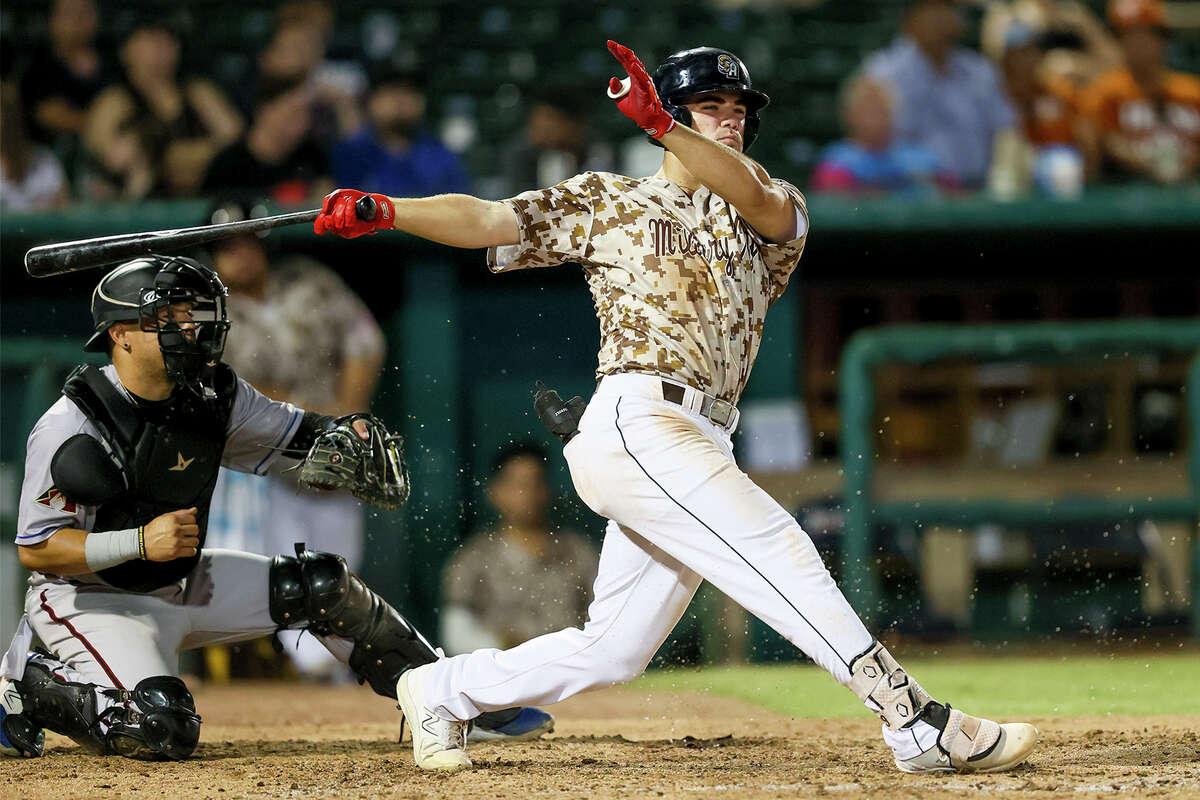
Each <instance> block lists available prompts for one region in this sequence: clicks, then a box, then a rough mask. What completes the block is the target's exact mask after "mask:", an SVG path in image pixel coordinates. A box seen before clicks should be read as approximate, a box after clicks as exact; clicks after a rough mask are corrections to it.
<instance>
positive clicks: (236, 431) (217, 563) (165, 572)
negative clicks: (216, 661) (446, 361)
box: [0, 256, 552, 759]
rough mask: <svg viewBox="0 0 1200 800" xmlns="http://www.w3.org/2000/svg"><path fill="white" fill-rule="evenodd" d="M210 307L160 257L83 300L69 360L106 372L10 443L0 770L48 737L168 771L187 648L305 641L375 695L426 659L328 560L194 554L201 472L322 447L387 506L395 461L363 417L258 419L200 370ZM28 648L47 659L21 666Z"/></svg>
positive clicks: (201, 504)
mask: <svg viewBox="0 0 1200 800" xmlns="http://www.w3.org/2000/svg"><path fill="white" fill-rule="evenodd" d="M225 296H226V289H225V287H224V286H223V285H222V283H221V281H220V279H219V278H218V277H217V275H216V273H214V272H213V271H212V270H210V269H209V268H208V267H205V266H203V265H201V264H199V263H198V262H196V261H193V260H191V259H186V258H168V257H163V256H150V257H146V258H139V259H136V260H134V261H131V262H129V263H127V264H124V265H122V266H120V267H118V268H117V269H115V270H113V271H112V272H110V273H109V274H108V275H106V276H105V277H104V278H103V279H102V280H101V281H100V283H99V284H98V286H97V287H96V290H95V292H94V294H93V297H92V315H93V321H94V323H95V333H94V335H93V336H92V338H91V340H90V341H89V342H88V345H87V348H86V349H89V350H98V351H101V352H104V351H107V352H108V353H109V354H110V356H111V360H112V364H111V365H108V366H105V367H103V368H102V369H96V368H95V367H90V366H85V367H80V368H79V369H77V370H75V371H74V372H73V373H72V374H71V376H70V377H69V378H68V379H67V381H66V384H65V385H64V387H63V394H64V396H63V397H62V398H61V399H59V400H58V402H56V403H55V404H54V405H53V406H51V408H50V409H49V410H48V411H47V412H46V413H45V414H44V415H43V416H42V418H41V419H40V420H39V421H38V422H37V424H36V425H35V426H34V429H33V432H32V433H31V434H30V436H29V443H28V449H27V454H26V463H25V478H24V484H23V486H22V490H21V500H20V509H19V512H18V527H17V537H16V538H17V544H18V545H19V546H20V547H19V553H20V558H21V562H22V563H23V564H24V565H25V566H26V567H28V568H29V569H30V570H31V572H32V575H31V577H30V579H29V590H28V592H27V594H26V600H25V617H24V619H23V620H22V621H21V624H20V626H19V629H18V634H17V636H16V637H15V639H14V641H13V643H12V645H11V647H10V648H9V650H8V652H7V654H6V655H5V656H4V660H3V664H2V665H0V753H4V754H6V755H25V756H40V755H41V754H42V752H43V744H42V743H43V729H46V728H49V729H50V730H53V731H55V732H58V733H61V734H64V735H67V736H69V737H71V738H72V739H74V740H75V741H76V742H78V743H80V744H81V745H83V746H84V747H86V748H88V749H89V750H92V751H93V752H96V753H100V754H120V755H124V756H128V757H132V758H148V759H155V758H170V759H180V758H185V757H187V756H188V755H190V754H191V753H192V751H193V750H194V749H195V747H196V744H197V742H198V740H199V733H200V717H199V716H198V715H197V714H196V709H195V704H194V702H193V700H192V696H191V694H190V693H189V692H188V690H187V687H186V686H185V685H184V684H183V682H182V681H180V680H179V678H178V677H177V671H178V652H179V651H180V650H183V649H187V648H192V647H200V646H204V645H208V644H218V643H225V642H236V641H241V640H245V639H251V638H256V637H260V636H265V635H268V634H270V633H271V632H272V631H275V630H279V629H283V628H289V629H290V628H305V629H307V630H309V631H311V632H313V633H314V634H317V635H318V636H320V637H321V638H322V641H323V642H324V643H325V645H326V646H327V647H328V648H329V649H330V651H331V652H333V653H334V655H336V656H338V657H339V658H340V659H341V660H342V661H343V662H347V663H348V664H349V666H350V668H351V669H352V670H353V671H354V672H355V674H356V675H357V676H358V677H359V679H360V680H361V681H364V682H369V683H370V684H371V687H372V688H373V689H374V690H375V691H376V692H378V693H379V694H381V695H384V696H388V697H395V685H396V680H397V679H398V677H399V675H400V673H401V672H402V671H404V670H405V669H408V668H409V667H411V666H413V665H416V664H424V663H429V662H432V661H434V660H436V658H437V656H438V654H437V652H436V651H435V650H434V649H433V647H432V646H430V644H429V643H428V642H427V641H426V640H425V639H424V637H422V636H421V634H420V633H419V632H417V631H416V630H415V629H414V628H413V627H412V626H411V625H410V624H409V623H408V622H407V620H405V619H404V617H402V616H401V615H400V614H399V613H398V612H396V610H395V609H393V608H392V607H391V606H390V605H388V604H387V603H386V602H385V601H384V600H383V599H382V598H380V597H379V596H378V595H376V594H375V593H374V592H373V591H371V590H370V589H369V588H368V587H367V586H366V585H365V584H364V583H363V582H362V580H361V579H360V578H358V576H356V575H354V574H353V573H352V572H350V570H349V569H348V568H347V566H346V562H345V560H344V559H343V558H342V557H341V556H337V555H334V554H332V553H319V552H313V551H309V550H305V549H303V546H302V545H300V546H297V552H296V554H295V556H291V555H280V556H276V557H274V558H267V557H265V556H260V555H254V554H250V553H243V552H238V551H234V550H223V549H206V548H205V547H204V541H205V532H206V528H207V518H208V509H209V503H210V500H211V497H212V492H213V486H214V485H215V483H216V478H217V471H218V469H219V468H220V467H221V466H225V467H227V468H229V469H234V470H238V471H239V472H245V473H252V474H257V475H262V474H264V473H265V472H266V471H267V470H269V469H270V468H271V467H272V466H274V465H275V463H276V461H278V460H279V459H281V458H290V459H292V460H296V459H303V461H302V466H304V467H306V468H307V467H309V465H310V464H313V463H315V464H317V465H318V468H319V465H320V464H323V463H329V462H328V456H329V454H330V453H329V450H327V449H326V445H325V443H326V442H328V443H329V447H330V448H332V449H333V453H332V455H333V456H335V457H336V466H341V465H342V464H343V463H348V461H349V459H350V458H351V457H352V455H353V453H354V452H357V450H356V449H355V448H353V447H345V446H344V444H345V442H346V441H349V442H351V443H354V442H356V441H358V440H361V441H362V442H364V443H369V444H370V446H371V448H372V452H374V448H375V447H376V446H377V445H378V447H379V448H380V450H381V452H382V453H383V454H384V455H385V456H387V457H388V458H390V459H391V461H390V463H392V464H394V465H395V466H396V469H394V470H392V471H390V472H389V471H387V470H384V474H382V475H373V474H371V472H370V470H369V469H364V470H363V471H362V473H360V474H362V475H364V476H365V478H364V479H362V480H361V481H360V483H358V484H354V485H348V488H350V489H351V490H352V491H356V493H357V490H358V489H359V488H361V487H362V486H365V485H366V484H368V483H370V484H371V485H375V484H379V485H380V486H383V488H384V489H387V490H389V491H391V492H392V494H393V495H394V496H396V497H400V498H403V497H405V496H407V485H406V484H405V483H404V481H403V480H401V476H403V475H406V473H404V471H403V470H402V468H401V467H402V462H401V461H400V455H399V451H398V450H397V449H395V447H394V444H389V442H390V441H391V440H390V437H388V435H387V432H386V430H382V426H381V425H380V424H379V423H378V422H377V421H375V420H374V419H373V418H370V417H368V416H367V415H361V414H356V415H350V416H349V417H340V418H338V419H336V420H335V419H333V418H332V417H328V416H325V415H322V414H317V413H314V412H311V411H304V410H302V409H299V408H296V407H295V406H293V405H291V404H289V403H280V402H276V401H272V400H270V399H268V398H267V397H265V396H264V395H262V394H260V393H259V392H258V391H256V390H255V389H254V388H253V387H251V386H250V384H248V383H246V382H245V381H244V380H242V379H240V378H238V377H237V376H236V375H235V374H234V372H233V370H232V369H230V368H229V367H228V366H227V365H225V364H222V363H220V358H221V354H222V351H223V349H224V344H225V338H226V332H227V330H228V327H229V324H228V321H227V319H226V314H225V306H224V303H225ZM389 448H390V449H389ZM343 456H344V457H343ZM367 466H368V467H369V464H368V465H367ZM301 474H302V475H303V474H305V472H304V470H302V471H301ZM350 474H351V475H352V476H353V475H355V474H356V473H355V472H354V471H353V470H351V471H350ZM366 478H370V481H368V480H366ZM393 490H394V491H393ZM401 502H402V500H401ZM35 634H36V636H37V637H38V638H39V639H40V640H41V642H42V643H43V644H44V645H45V646H46V647H47V648H49V650H50V653H41V652H32V653H31V652H30V645H31V642H32V639H33V636H34V635H35ZM551 723H552V719H551V718H550V716H549V715H548V714H546V713H545V712H543V711H540V710H538V709H510V710H509V711H506V712H505V713H502V714H500V715H498V716H493V717H489V718H486V719H484V721H483V723H482V724H483V725H484V726H487V727H489V728H491V729H493V732H495V733H496V734H497V736H496V737H492V738H500V737H503V736H504V735H505V734H514V733H516V732H517V729H520V730H519V733H520V734H523V735H525V736H530V735H534V736H536V735H538V734H540V733H541V732H543V731H544V730H546V729H547V728H549V727H550V725H551Z"/></svg>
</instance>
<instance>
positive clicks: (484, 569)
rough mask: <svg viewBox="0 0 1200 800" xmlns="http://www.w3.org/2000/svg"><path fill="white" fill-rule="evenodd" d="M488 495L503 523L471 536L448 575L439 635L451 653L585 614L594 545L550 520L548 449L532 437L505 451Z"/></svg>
mask: <svg viewBox="0 0 1200 800" xmlns="http://www.w3.org/2000/svg"><path fill="white" fill-rule="evenodd" d="M487 494H488V500H490V501H491V503H492V505H493V506H495V508H496V510H497V511H498V512H499V514H500V518H499V521H498V524H497V525H496V526H495V527H494V528H490V529H486V530H482V531H480V532H478V533H476V534H475V535H474V536H472V537H471V538H470V539H469V540H468V541H467V542H466V543H465V544H464V545H463V546H462V547H461V548H460V549H459V550H458V552H457V553H455V555H454V557H453V558H452V559H451V561H450V564H449V565H448V566H447V568H446V572H445V574H444V575H443V581H442V583H443V586H442V603H443V607H444V610H443V612H442V618H441V641H442V642H443V644H444V645H445V647H446V649H447V651H448V652H450V653H466V652H470V651H472V650H476V649H478V648H481V647H500V648H504V647H512V646H514V645H516V644H518V643H520V642H524V641H527V640H529V639H532V638H533V637H535V636H538V635H540V634H543V633H549V632H551V631H556V630H561V629H563V628H568V627H572V626H580V625H582V624H583V622H584V621H585V620H586V619H587V607H588V602H589V601H590V600H591V590H590V587H591V585H592V581H593V580H594V579H595V576H596V565H597V555H596V548H595V546H594V545H593V544H592V543H591V541H589V540H588V539H587V538H586V537H585V536H583V535H582V534H579V533H576V532H575V531H572V530H565V529H561V528H552V527H551V525H550V523H549V521H548V520H547V518H546V517H547V510H548V507H549V504H550V487H549V485H548V484H547V482H546V452H545V450H543V449H542V448H541V447H540V446H538V445H536V444H533V443H517V444H513V445H510V446H508V447H506V448H505V449H504V450H502V451H501V452H500V454H499V456H498V457H497V458H496V461H495V465H494V468H493V471H492V477H491V480H490V481H489V483H488V490H487ZM514 586H520V587H522V590H521V591H519V592H514V591H513V587H514Z"/></svg>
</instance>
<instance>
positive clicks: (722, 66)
mask: <svg viewBox="0 0 1200 800" xmlns="http://www.w3.org/2000/svg"><path fill="white" fill-rule="evenodd" d="M717 72H719V73H721V74H722V75H724V76H725V77H726V78H729V79H730V80H737V76H738V68H737V62H736V61H734V60H733V57H732V56H730V55H729V54H728V53H722V54H721V55H719V56H717Z"/></svg>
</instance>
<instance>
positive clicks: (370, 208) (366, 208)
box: [354, 194, 379, 222]
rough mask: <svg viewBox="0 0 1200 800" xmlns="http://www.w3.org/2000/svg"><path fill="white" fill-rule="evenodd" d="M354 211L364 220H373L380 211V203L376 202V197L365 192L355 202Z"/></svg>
mask: <svg viewBox="0 0 1200 800" xmlns="http://www.w3.org/2000/svg"><path fill="white" fill-rule="evenodd" d="M354 213H355V215H357V216H358V218H359V219H361V220H362V221H363V222H372V221H373V220H374V219H375V215H376V214H378V213H379V204H378V203H376V202H375V198H374V197H371V195H369V194H364V195H363V196H362V197H360V198H358V202H357V203H355V204H354Z"/></svg>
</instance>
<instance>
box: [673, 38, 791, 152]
mask: <svg viewBox="0 0 1200 800" xmlns="http://www.w3.org/2000/svg"><path fill="white" fill-rule="evenodd" d="M654 89H655V91H657V92H658V97H659V99H660V100H662V104H663V110H664V111H666V112H667V113H668V114H670V115H671V116H672V117H674V118H675V121H676V122H678V123H680V124H681V125H687V126H688V127H689V128H690V127H692V112H691V111H688V110H687V108H685V107H684V105H683V104H684V103H686V102H687V101H688V100H689V99H690V98H693V97H695V96H696V95H700V94H705V93H706V92H737V93H738V94H740V95H741V98H742V102H743V103H745V105H746V127H745V130H744V131H743V133H742V152H743V153H744V152H746V151H747V150H749V149H750V145H752V144H753V143H754V140H755V138H756V137H757V136H758V124H759V118H758V112H759V111H760V110H762V109H763V108H765V107H766V105H767V104H768V103H770V102H771V98H769V97H767V95H766V94H765V93H763V92H760V91H758V90H757V89H755V88H753V87H752V85H751V83H750V70H748V69H746V65H745V63H744V62H743V61H742V60H741V59H740V58H738V57H737V56H735V55H734V54H733V53H731V52H729V51H728V50H722V49H720V48H718V47H693V48H692V49H691V50H680V51H679V52H678V53H675V54H673V55H670V56H668V57H667V60H666V61H664V62H662V63H661V64H659V65H658V69H656V70H654ZM650 141H652V142H654V143H655V144H656V145H658V146H659V147H662V146H663V145H662V143H661V142H659V141H658V140H657V139H654V138H651V139H650Z"/></svg>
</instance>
